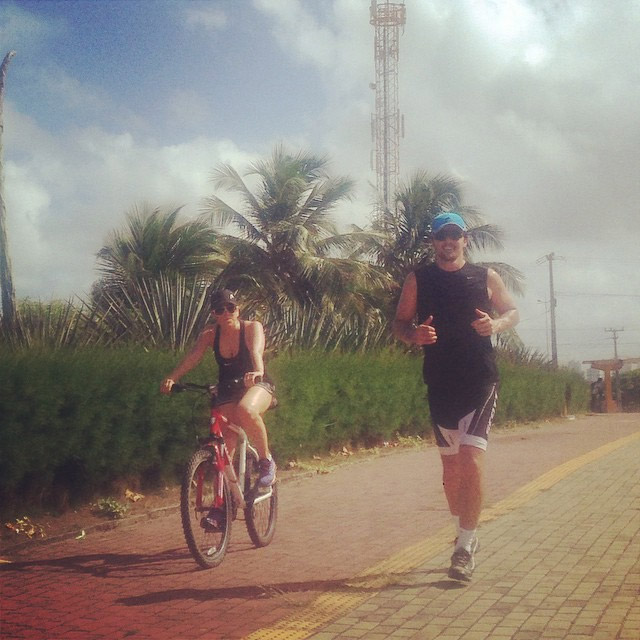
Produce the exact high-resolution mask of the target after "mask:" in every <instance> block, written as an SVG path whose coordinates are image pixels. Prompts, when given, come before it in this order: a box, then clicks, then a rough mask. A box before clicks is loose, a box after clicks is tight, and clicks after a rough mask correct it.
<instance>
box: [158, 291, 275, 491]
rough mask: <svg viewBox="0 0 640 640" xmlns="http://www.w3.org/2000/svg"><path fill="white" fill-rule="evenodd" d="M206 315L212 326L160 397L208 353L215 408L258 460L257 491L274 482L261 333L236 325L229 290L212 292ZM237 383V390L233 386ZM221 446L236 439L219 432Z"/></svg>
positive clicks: (253, 324)
mask: <svg viewBox="0 0 640 640" xmlns="http://www.w3.org/2000/svg"><path fill="white" fill-rule="evenodd" d="M210 302H211V315H212V318H215V320H216V323H215V324H214V325H213V326H207V327H205V329H204V330H203V332H202V333H201V334H200V335H199V336H198V340H197V342H196V344H195V346H194V347H193V349H192V350H191V351H190V352H189V353H188V354H187V355H186V356H185V358H184V359H183V360H182V362H180V364H179V365H178V366H177V367H176V368H175V369H174V370H173V371H172V372H171V373H170V374H169V376H168V377H167V378H166V379H165V380H164V381H163V382H162V386H161V387H160V391H161V392H162V393H165V394H169V393H171V387H172V386H173V385H174V384H175V383H176V382H178V381H179V380H180V378H181V377H182V376H183V375H185V374H186V373H187V372H189V371H191V369H193V368H194V367H195V366H197V365H198V363H199V362H200V361H201V360H202V358H203V356H204V354H205V353H206V352H207V350H208V349H210V348H211V349H213V352H214V354H215V358H216V361H217V363H218V368H219V378H218V401H217V403H218V406H219V408H220V411H221V413H222V414H223V415H224V416H225V417H226V418H227V419H228V420H229V422H231V423H232V424H236V425H238V426H240V427H242V428H243V429H244V430H245V432H246V434H247V437H248V438H249V440H251V442H252V443H253V444H254V446H255V447H256V449H257V451H258V455H259V456H260V462H259V465H260V480H259V484H260V485H261V486H263V487H268V486H270V485H272V484H273V483H274V481H275V479H276V463H275V462H274V461H273V458H272V457H271V454H270V452H269V442H268V438H267V430H266V428H265V424H264V421H263V419H262V414H263V413H264V412H265V411H266V410H267V409H268V408H269V407H270V406H271V404H272V402H273V401H274V391H275V387H274V385H273V383H272V382H271V381H270V380H269V378H268V377H267V376H266V375H265V371H264V361H263V354H264V329H263V328H262V324H261V323H260V322H257V321H255V320H241V319H240V317H239V315H240V314H239V309H238V303H237V300H236V297H235V294H234V293H233V292H232V291H229V289H220V290H218V291H214V292H213V293H212V294H211V296H210ZM238 379H242V380H243V381H244V384H243V385H238V383H237V380H238ZM224 435H225V439H226V441H227V446H228V447H229V449H230V450H231V451H233V450H234V449H235V443H236V434H235V432H233V431H232V430H231V429H228V430H227V431H226V432H225V434H224Z"/></svg>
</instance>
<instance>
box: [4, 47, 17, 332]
mask: <svg viewBox="0 0 640 640" xmlns="http://www.w3.org/2000/svg"><path fill="white" fill-rule="evenodd" d="M15 55H16V52H15V51H9V53H7V55H6V56H5V57H4V60H3V61H2V66H1V67H0V293H1V296H0V297H1V298H2V324H3V325H4V326H5V328H6V329H8V330H11V329H12V328H13V326H14V324H15V321H16V292H15V289H14V287H13V276H12V274H11V260H10V258H9V242H8V240H7V226H6V218H7V210H6V206H5V202H4V169H3V163H2V134H3V133H4V83H5V79H6V77H7V70H8V68H9V63H10V62H11V58H13V56H15Z"/></svg>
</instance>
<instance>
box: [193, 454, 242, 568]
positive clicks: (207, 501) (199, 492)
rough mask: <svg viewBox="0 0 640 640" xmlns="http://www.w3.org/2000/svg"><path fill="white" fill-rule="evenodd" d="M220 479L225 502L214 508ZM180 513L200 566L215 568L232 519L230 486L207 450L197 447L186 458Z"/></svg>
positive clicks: (221, 555)
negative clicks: (187, 460) (187, 458)
mask: <svg viewBox="0 0 640 640" xmlns="http://www.w3.org/2000/svg"><path fill="white" fill-rule="evenodd" d="M219 482H222V483H223V486H224V489H223V493H224V504H223V505H222V507H220V508H217V509H214V500H215V497H216V494H217V490H218V483H219ZM180 515H181V517H182V529H183V531H184V537H185V540H186V541H187V547H189V551H190V552H191V555H192V556H193V557H194V559H195V561H196V562H197V563H198V564H199V565H200V566H201V567H202V568H203V569H211V568H213V567H217V566H218V565H219V564H220V563H221V562H222V560H223V559H224V556H225V553H226V552H227V547H228V545H229V539H230V538H231V522H232V519H233V518H232V505H231V495H230V493H229V487H228V485H227V482H226V481H225V479H224V475H223V474H221V473H218V471H217V469H216V468H215V464H214V455H213V451H211V450H209V449H199V450H198V451H196V452H195V453H194V454H193V455H192V456H191V459H190V460H189V463H188V465H187V469H186V472H185V475H184V479H183V481H182V490H181V493H180Z"/></svg>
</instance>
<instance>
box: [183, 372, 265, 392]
mask: <svg viewBox="0 0 640 640" xmlns="http://www.w3.org/2000/svg"><path fill="white" fill-rule="evenodd" d="M255 381H256V382H261V381H262V376H256V377H255ZM230 382H231V386H232V387H239V386H241V385H242V386H244V378H233V379H232V380H231V381H230ZM217 389H218V385H217V384H195V383H193V382H174V383H173V385H172V387H171V393H182V392H183V391H206V392H207V393H208V394H209V395H214V394H215V393H216V392H217Z"/></svg>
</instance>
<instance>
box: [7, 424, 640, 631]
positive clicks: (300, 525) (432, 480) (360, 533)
mask: <svg viewBox="0 0 640 640" xmlns="http://www.w3.org/2000/svg"><path fill="white" fill-rule="evenodd" d="M637 430H638V419H637V416H625V415H620V416H590V417H584V418H578V419H577V420H575V421H566V420H562V421H561V420H558V421H556V422H553V423H549V424H545V425H542V426H539V427H536V428H531V427H530V428H520V429H515V430H510V431H507V432H496V433H495V434H493V435H492V439H491V445H490V448H489V452H488V455H487V470H488V473H487V476H488V477H487V504H488V505H490V504H492V503H494V502H497V501H498V500H500V499H502V498H504V497H505V496H507V495H509V494H510V493H511V492H512V491H514V490H515V489H516V488H518V487H519V486H522V485H524V484H526V483H527V482H529V481H531V480H532V479H534V478H536V477H538V476H539V475H541V474H542V473H544V472H545V471H548V470H549V469H551V468H553V467H555V466H557V465H559V464H562V463H563V462H565V461H567V460H569V459H571V458H574V457H576V456H578V455H580V454H582V453H585V452H587V451H590V450H592V449H595V448H597V447H598V446H600V445H602V444H604V443H606V442H610V441H612V440H616V439H617V438H620V437H623V436H625V435H628V434H629V433H633V432H635V431H637ZM280 496H281V497H280V502H281V506H280V517H279V522H278V531H277V534H276V538H275V539H274V541H273V543H272V544H271V545H270V546H269V547H267V548H264V549H254V548H253V546H252V545H251V543H250V541H249V538H248V536H247V533H246V530H245V529H244V523H243V522H242V521H237V522H236V523H234V531H233V535H232V543H231V547H230V552H229V554H228V556H227V557H226V558H225V560H224V563H223V564H222V565H221V566H220V567H218V568H216V569H212V570H208V571H202V570H199V569H198V568H197V567H196V565H195V563H194V562H193V560H192V559H191V557H190V556H189V554H188V552H187V551H186V548H185V545H184V541H183V538H182V532H181V527H180V521H179V516H178V515H177V513H173V514H171V515H167V516H165V517H162V518H159V519H156V520H148V521H144V522H139V523H137V524H135V525H129V526H122V527H119V528H118V529H115V530H113V531H109V532H102V533H90V534H89V535H87V537H86V538H84V539H83V540H75V539H72V540H66V541H62V542H56V543H50V544H46V545H37V546H33V547H28V548H26V549H22V550H20V551H19V552H17V553H16V554H14V556H13V557H12V558H11V559H12V560H13V561H12V563H11V564H4V565H0V569H1V573H0V580H1V582H0V585H1V590H2V591H1V595H2V605H1V607H2V609H1V617H0V637H1V638H2V639H5V638H6V639H9V638H20V639H34V640H35V639H37V640H72V639H75V638H78V639H82V640H93V639H95V640H104V639H108V640H119V639H124V638H136V639H147V638H148V639H150V640H164V639H165V638H166V639H167V640H168V639H171V640H176V639H178V638H180V639H184V640H196V639H200V638H201V639H207V640H217V639H227V638H228V639H232V638H242V637H244V636H246V635H248V634H249V633H251V632H253V631H256V630H257V629H260V628H262V627H267V626H269V625H271V624H273V623H274V622H276V621H277V620H279V619H281V618H282V617H284V616H287V615H289V614H290V613H291V612H293V611H299V610H300V607H301V606H304V604H305V603H308V602H309V601H310V600H311V599H312V598H314V597H315V596H317V595H318V594H319V593H320V592H323V591H327V590H329V589H331V588H335V587H337V588H339V586H340V584H342V583H343V581H344V580H346V579H348V578H349V577H351V576H354V575H356V574H357V573H359V572H361V571H362V570H364V569H366V568H367V567H370V566H372V565H375V564H376V563H378V562H380V561H381V560H383V559H385V558H386V557H388V556H389V555H391V554H393V553H395V552H397V551H399V550H401V549H403V548H405V547H407V546H409V545H412V544H414V543H416V542H418V541H420V540H422V539H423V538H424V537H425V536H427V535H429V533H432V532H434V531H436V530H438V529H440V528H441V527H442V526H443V525H445V524H446V523H447V521H448V520H449V516H448V513H447V509H446V504H445V501H444V497H443V496H442V491H441V484H440V463H439V460H438V455H437V451H436V450H435V449H434V448H428V449H426V450H410V451H396V452H394V453H392V454H390V455H383V456H380V457H377V458H372V459H368V460H365V461H360V462H357V463H353V464H347V465H345V466H343V467H341V468H339V469H337V470H335V471H333V472H332V473H330V474H327V475H318V476H314V477H311V478H303V479H298V480H295V481H291V482H285V483H283V484H282V485H281V493H280ZM5 557H6V554H5Z"/></svg>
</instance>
